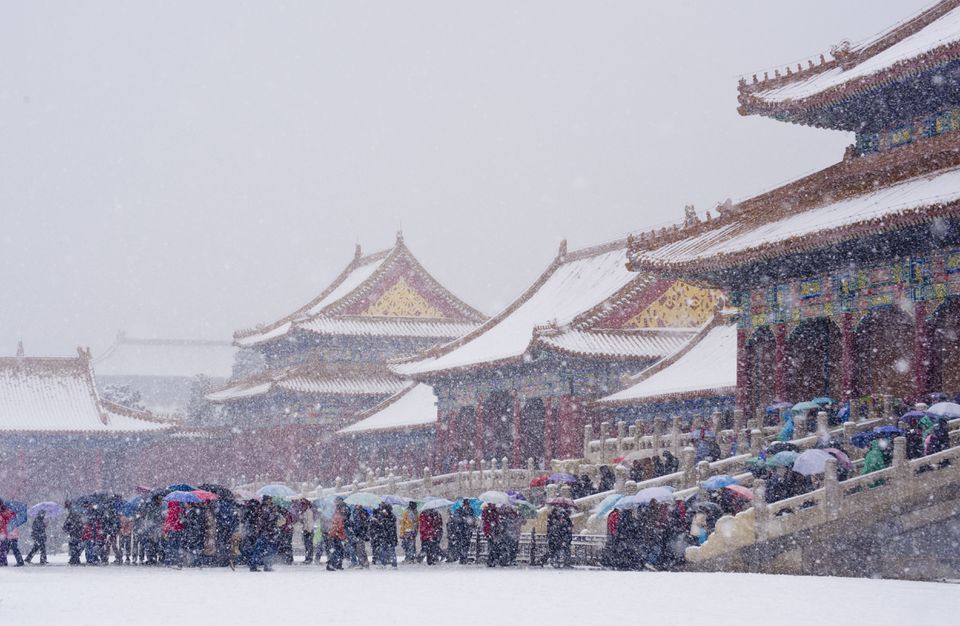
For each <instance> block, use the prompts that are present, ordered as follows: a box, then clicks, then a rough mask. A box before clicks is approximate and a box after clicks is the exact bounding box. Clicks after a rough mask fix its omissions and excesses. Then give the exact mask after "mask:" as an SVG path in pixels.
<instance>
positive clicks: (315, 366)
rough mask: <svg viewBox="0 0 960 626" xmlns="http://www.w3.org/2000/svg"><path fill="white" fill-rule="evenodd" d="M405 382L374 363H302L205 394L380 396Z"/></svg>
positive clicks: (222, 398) (217, 398) (216, 398)
mask: <svg viewBox="0 0 960 626" xmlns="http://www.w3.org/2000/svg"><path fill="white" fill-rule="evenodd" d="M404 384H405V382H404V381H403V380H402V379H400V378H399V377H397V376H396V375H394V374H393V373H392V372H391V371H390V370H389V369H386V368H384V367H383V366H380V365H377V364H372V363H370V364H343V363H332V364H320V363H304V364H301V365H295V366H291V367H285V368H278V369H273V370H267V371H266V372H262V373H260V374H256V375H254V376H250V377H248V378H244V379H241V380H233V381H230V382H229V383H228V384H227V385H226V386H225V387H224V388H222V389H218V390H216V391H214V392H212V393H209V394H207V396H206V398H207V399H208V400H210V401H211V402H231V401H234V400H242V399H245V398H252V397H256V396H262V395H265V394H267V393H270V392H272V391H274V390H277V389H285V390H288V391H293V392H297V393H305V394H316V395H335V396H340V395H346V396H379V395H389V394H393V393H396V392H397V391H400V390H401V389H402V388H403V386H404Z"/></svg>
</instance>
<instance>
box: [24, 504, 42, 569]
mask: <svg viewBox="0 0 960 626" xmlns="http://www.w3.org/2000/svg"><path fill="white" fill-rule="evenodd" d="M30 538H31V539H33V547H32V548H30V552H27V558H26V559H25V560H26V562H27V563H30V562H31V561H33V555H34V554H36V553H38V552H39V553H40V565H46V564H47V516H46V515H45V514H44V513H43V511H40V513H38V514H37V516H36V517H35V518H33V524H32V525H31V526H30Z"/></svg>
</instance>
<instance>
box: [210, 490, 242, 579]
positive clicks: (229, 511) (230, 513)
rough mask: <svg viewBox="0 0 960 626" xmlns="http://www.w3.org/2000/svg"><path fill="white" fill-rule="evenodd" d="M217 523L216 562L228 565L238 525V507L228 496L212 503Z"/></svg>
mask: <svg viewBox="0 0 960 626" xmlns="http://www.w3.org/2000/svg"><path fill="white" fill-rule="evenodd" d="M213 513H214V515H215V516H216V525H217V536H216V541H217V556H216V562H217V564H218V565H220V566H221V567H223V566H225V565H230V563H231V561H232V557H233V538H234V535H236V534H237V530H238V528H239V526H240V509H239V508H238V505H237V502H236V501H235V500H232V499H230V498H220V499H218V500H216V501H214V503H213Z"/></svg>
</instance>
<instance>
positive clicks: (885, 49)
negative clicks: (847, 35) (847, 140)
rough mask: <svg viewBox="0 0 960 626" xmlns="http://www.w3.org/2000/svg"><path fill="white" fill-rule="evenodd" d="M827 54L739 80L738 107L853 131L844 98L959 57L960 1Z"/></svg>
mask: <svg viewBox="0 0 960 626" xmlns="http://www.w3.org/2000/svg"><path fill="white" fill-rule="evenodd" d="M830 56H831V58H830V59H829V60H828V59H827V58H826V57H825V55H820V58H819V61H817V62H814V61H809V62H808V63H807V65H806V66H804V65H802V64H800V65H798V66H796V67H793V66H790V67H786V68H784V69H783V70H782V71H781V70H780V69H778V70H776V71H775V73H774V76H772V77H771V76H770V75H769V73H765V74H764V76H763V77H762V78H758V77H757V76H756V75H754V76H753V77H752V79H751V80H741V82H740V96H739V99H740V112H741V113H742V114H744V115H749V114H760V115H769V116H771V117H775V118H777V119H783V120H787V121H792V122H797V123H802V124H810V125H813V126H824V127H830V128H842V129H845V130H857V121H856V120H853V119H851V120H844V121H840V117H842V116H843V110H842V109H843V107H842V103H843V102H844V101H847V100H850V99H852V98H857V97H859V96H860V95H861V94H865V93H867V92H870V91H873V90H875V89H877V88H880V87H882V86H884V85H887V84H890V83H894V82H897V81H899V80H903V79H904V78H906V77H909V76H912V75H916V74H918V73H920V72H923V71H926V70H930V69H935V68H937V67H939V66H943V65H945V64H947V63H949V62H952V61H956V60H958V59H960V0H943V1H941V2H938V3H937V4H935V5H934V6H931V7H930V8H928V9H926V10H924V11H922V12H921V13H919V14H917V15H916V16H914V17H913V18H910V19H908V20H906V21H904V22H902V23H900V24H898V25H896V26H894V27H893V28H890V29H888V30H887V31H885V32H883V33H882V34H880V35H879V36H876V37H873V38H870V39H868V40H866V41H863V42H861V43H859V44H856V45H850V44H849V43H846V42H843V43H842V44H840V45H838V46H836V47H835V48H834V50H833V51H831V53H830ZM831 108H833V109H834V110H833V111H832V112H831V111H830V109H831Z"/></svg>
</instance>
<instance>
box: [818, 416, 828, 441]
mask: <svg viewBox="0 0 960 626" xmlns="http://www.w3.org/2000/svg"><path fill="white" fill-rule="evenodd" d="M817 438H818V439H819V440H820V441H822V442H823V443H826V442H828V441H830V416H829V415H827V412H826V411H817Z"/></svg>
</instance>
